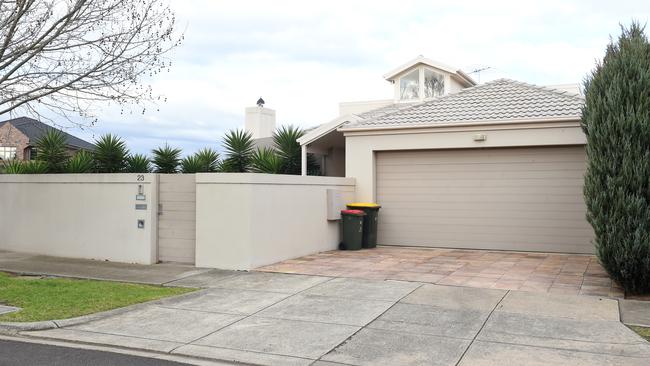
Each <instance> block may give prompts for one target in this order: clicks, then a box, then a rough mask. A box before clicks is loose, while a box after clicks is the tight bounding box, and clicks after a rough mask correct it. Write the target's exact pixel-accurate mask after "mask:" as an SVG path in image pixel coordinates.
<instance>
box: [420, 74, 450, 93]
mask: <svg viewBox="0 0 650 366" xmlns="http://www.w3.org/2000/svg"><path fill="white" fill-rule="evenodd" d="M444 94H445V77H444V76H442V75H440V74H438V73H437V72H433V71H431V70H429V69H424V97H425V98H433V97H439V96H442V95H444Z"/></svg>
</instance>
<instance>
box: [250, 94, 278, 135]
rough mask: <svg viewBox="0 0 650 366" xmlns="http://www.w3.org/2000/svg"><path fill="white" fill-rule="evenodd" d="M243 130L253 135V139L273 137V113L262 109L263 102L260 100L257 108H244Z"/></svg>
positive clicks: (270, 110)
mask: <svg viewBox="0 0 650 366" xmlns="http://www.w3.org/2000/svg"><path fill="white" fill-rule="evenodd" d="M244 128H245V129H246V131H248V132H250V134H251V135H253V138H254V139H261V138H264V137H271V136H273V132H274V131H275V111H274V110H273V109H269V108H264V100H263V99H262V98H260V99H259V100H258V101H257V107H248V108H246V120H245V122H244Z"/></svg>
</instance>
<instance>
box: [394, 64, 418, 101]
mask: <svg viewBox="0 0 650 366" xmlns="http://www.w3.org/2000/svg"><path fill="white" fill-rule="evenodd" d="M399 88H400V94H399V95H400V99H401V100H409V99H418V98H420V70H419V69H416V70H413V71H411V72H410V73H408V74H406V75H404V76H402V77H401V78H400V80H399Z"/></svg>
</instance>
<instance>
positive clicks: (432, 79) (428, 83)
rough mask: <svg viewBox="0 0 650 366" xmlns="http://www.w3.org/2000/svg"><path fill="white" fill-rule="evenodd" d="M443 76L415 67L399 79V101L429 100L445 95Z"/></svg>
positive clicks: (425, 68)
mask: <svg viewBox="0 0 650 366" xmlns="http://www.w3.org/2000/svg"><path fill="white" fill-rule="evenodd" d="M445 89H446V88H445V76H444V75H443V74H441V73H438V72H436V71H434V70H432V69H430V68H427V67H417V68H415V69H414V70H411V71H410V72H408V73H406V74H404V76H402V77H400V78H399V99H400V100H404V101H410V100H414V99H419V100H423V99H429V98H436V97H440V96H443V95H445Z"/></svg>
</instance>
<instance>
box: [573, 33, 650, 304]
mask: <svg viewBox="0 0 650 366" xmlns="http://www.w3.org/2000/svg"><path fill="white" fill-rule="evenodd" d="M621 30H622V34H621V35H620V36H619V38H618V40H616V41H615V40H611V41H610V44H609V45H608V46H607V50H606V53H605V57H604V58H603V60H602V62H599V63H597V65H596V68H595V69H594V70H593V71H592V72H591V74H590V75H589V76H588V77H587V79H586V81H585V105H584V107H583V111H582V128H583V130H584V132H585V134H586V136H587V149H586V150H587V160H588V167H587V173H586V175H585V185H584V195H585V203H586V205H587V220H588V221H589V223H590V224H591V226H592V227H593V228H594V232H595V243H594V244H595V245H596V253H597V256H598V258H599V260H600V262H601V264H602V265H603V267H604V268H605V270H607V272H608V273H609V275H610V276H611V277H612V279H614V280H615V281H616V282H618V283H619V284H620V285H621V286H622V287H623V289H624V290H625V292H626V293H627V294H641V293H648V292H650V43H648V38H647V37H646V35H645V33H644V31H645V27H643V26H641V25H639V24H638V23H636V22H634V23H632V25H631V26H630V27H629V28H625V27H621Z"/></svg>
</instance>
